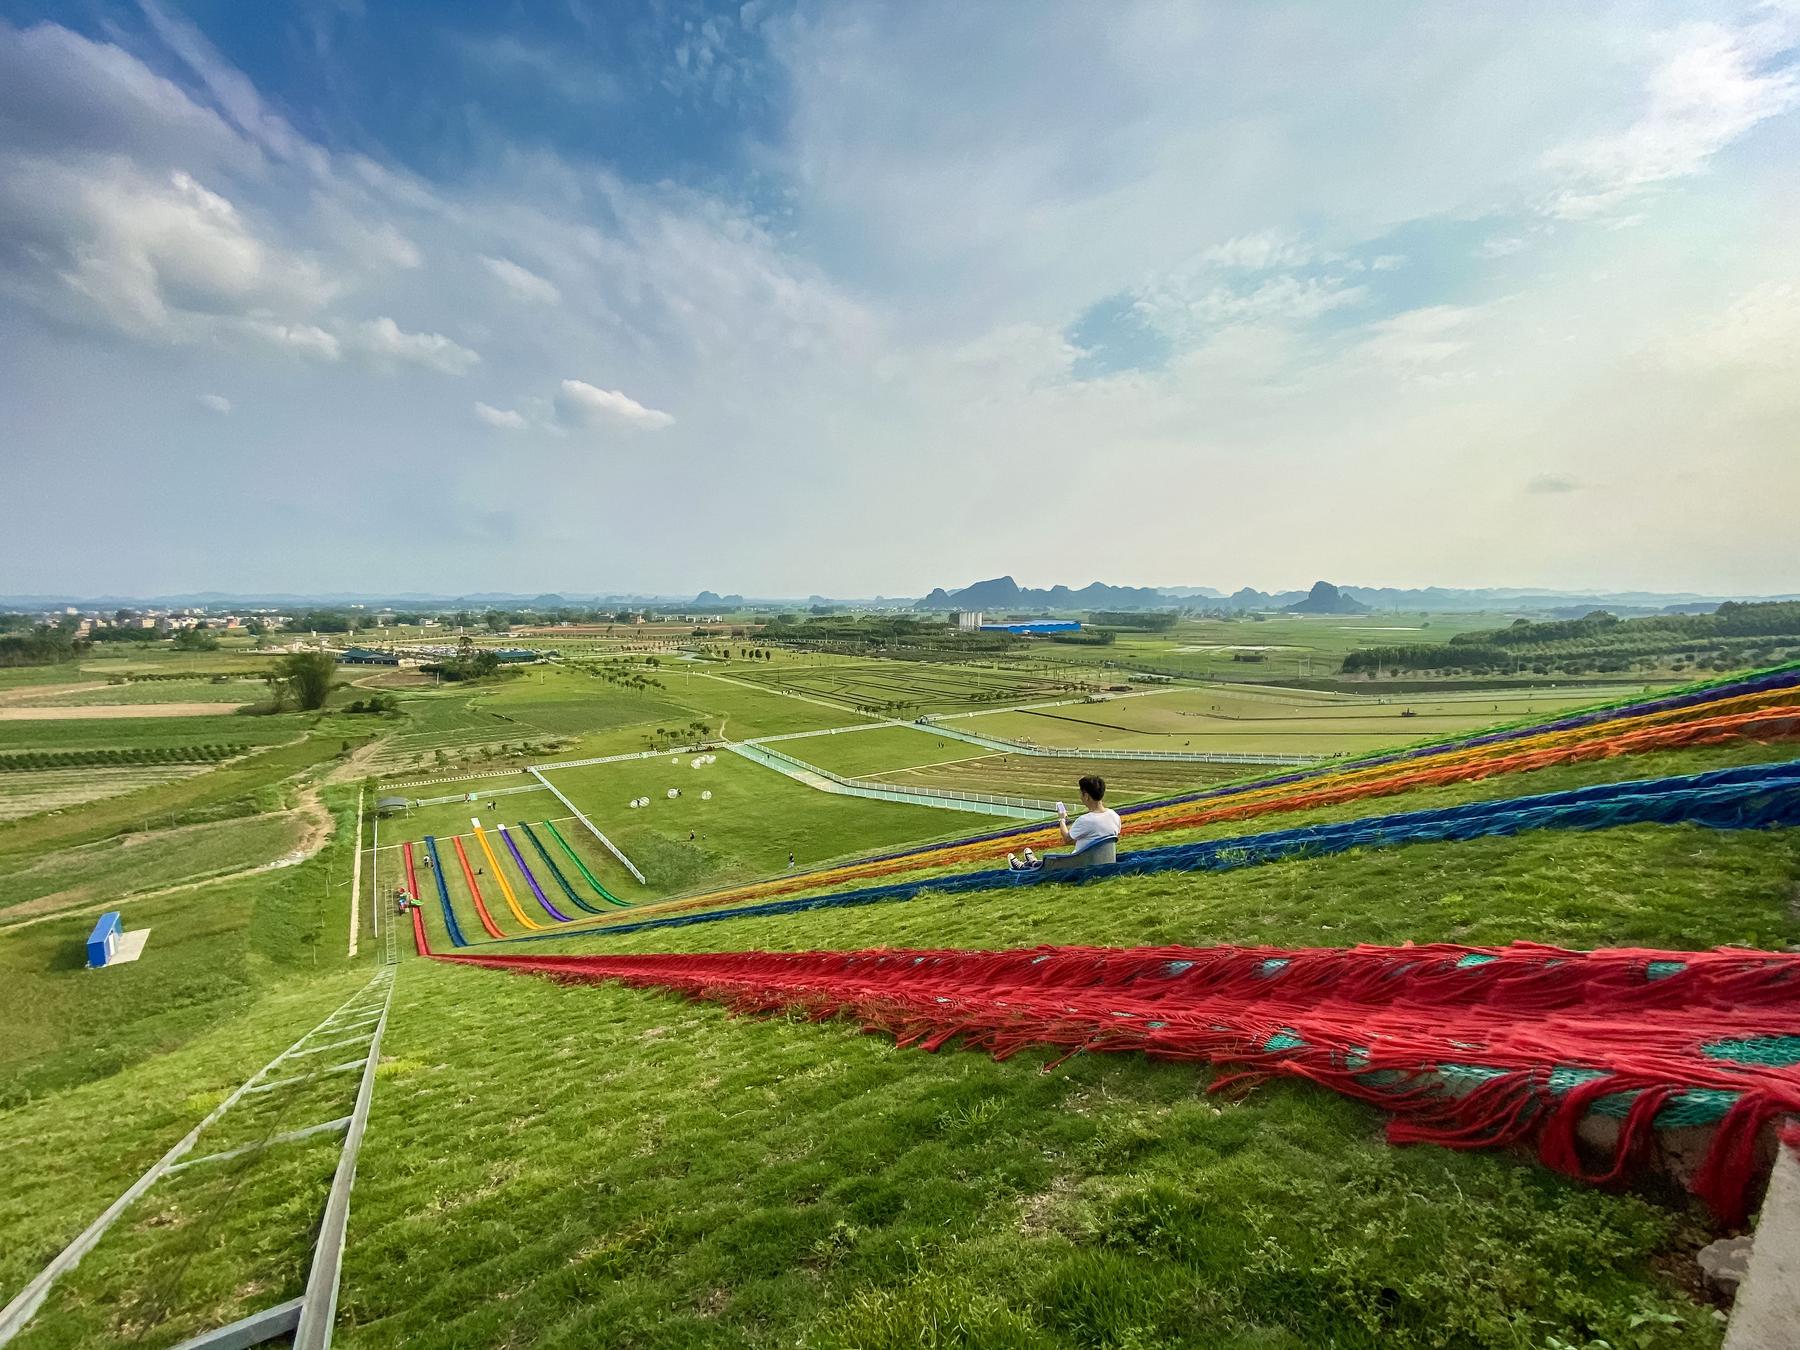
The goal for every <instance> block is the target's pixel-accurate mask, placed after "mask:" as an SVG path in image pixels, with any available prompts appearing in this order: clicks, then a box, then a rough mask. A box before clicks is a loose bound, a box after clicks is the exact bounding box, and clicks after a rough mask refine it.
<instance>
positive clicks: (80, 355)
mask: <svg viewBox="0 0 1800 1350" xmlns="http://www.w3.org/2000/svg"><path fill="white" fill-rule="evenodd" d="M1797 165H1800V10H1797V9H1795V8H1794V6H1793V5H1792V4H1791V3H1744V4H1730V3H1721V4H1708V5H1703V6H1698V7H1696V6H1686V5H1676V4H1673V3H1654V2H1651V3H1625V4H1620V5H1614V6H1608V7H1606V8H1605V9H1604V10H1603V11H1591V10H1583V9H1579V8H1577V9H1567V8H1558V7H1536V8H1529V9H1506V10H1496V11H1492V12H1487V11H1478V10H1473V9H1457V10H1449V11H1447V10H1444V9H1443V8H1442V7H1437V6H1425V5H1417V4H1413V5H1396V6H1391V7H1383V8H1382V9H1381V10H1379V11H1377V12H1364V11H1352V10H1338V9H1331V8H1324V7H1318V6H1311V5H1304V4H1291V5H1271V6H1258V7H1254V8H1241V7H1222V6H1213V5H1198V4H1196V5H1173V6H1170V5H1153V4H1137V3H1129V4H1121V5H1118V6H1109V7H1105V8H1097V7H1094V6H1092V5H1085V4H1076V3H1066V4H1046V5H1043V6H1039V7H1035V8H1034V9H1033V10H1032V11H1031V19H1030V22H1027V23H1020V22H1018V15H1017V11H1015V10H1012V9H1009V8H1004V7H1000V6H958V5H952V4H948V3H922V4H918V5H909V6H900V7H894V6H886V5H879V4H873V3H857V2H855V0H849V2H847V3H837V4H830V5H826V4H822V3H806V2H804V0H801V2H798V3H792V2H784V3H776V2H775V0H748V2H747V3H732V4H704V3H673V4H645V5H621V6H599V5H593V4H591V3H588V2H587V0H570V2H569V3H568V4H566V5H564V6H560V7H558V8H557V9H556V11H555V12H554V13H552V12H550V11H549V10H548V9H545V8H530V9H525V10H522V11H508V12H500V11H496V10H494V9H493V8H492V7H489V6H479V5H474V4H426V3H424V2H423V0H409V2H407V3H395V4H391V5H386V6H380V7H368V8H367V9H366V10H365V9H364V8H363V7H362V6H355V5H345V6H328V5H313V4H305V5H294V6H289V7H283V8H280V9H271V8H268V7H262V6H237V5H231V4H227V3H223V0H188V2H187V3H175V0H139V2H138V3H127V2H126V0H84V3H82V4H80V5H66V4H50V3H47V2H46V0H0V297H3V300H0V481H3V482H4V483H5V486H6V490H7V500H8V507H9V509H8V511H7V515H6V523H7V528H6V530H5V532H4V535H3V536H0V592H6V593H9V594H14V595H26V594H52V593H62V594H69V595H75V594H85V595H102V594H114V595H140V596H155V595H170V594H182V593H191V592H196V591H202V590H211V591H220V592H227V593H240V594H241V593H254V592H264V593H291V594H309V593H322V592H357V591H360V592H364V593H368V594H380V593H384V592H386V593H397V592H418V593H429V594H434V595H444V596H456V595H459V594H469V593H481V592H507V593H515V594H524V595H530V594H537V593H543V592H546V591H556V590H566V591H575V592H579V593H589V592H614V593H621V594H622V593H631V592H636V593H640V594H653V595H670V596H675V595H682V594H687V595H692V594H695V593H697V592H699V591H701V590H703V589H709V590H713V591H716V592H718V593H720V594H727V593H740V594H745V595H761V596H770V597H774V596H798V595H806V594H815V593H816V594H827V593H832V592H835V593H836V594H837V595H840V596H847V597H859V596H861V597H872V596H874V595H876V594H884V595H924V594H926V593H927V592H928V591H929V590H930V589H931V588H932V587H935V586H945V587H953V586H955V585H959V584H960V585H967V584H970V583H971V582H973V581H975V580H978V579H982V578H987V577H994V576H999V575H1002V574H1005V573H1010V574H1011V575H1013V576H1015V577H1016V578H1018V579H1019V581H1020V584H1021V585H1033V586H1046V587H1047V586H1050V585H1054V584H1058V583H1059V582H1060V583H1062V584H1067V585H1070V586H1080V585H1083V584H1086V582H1085V581H1084V580H1080V579H1078V578H1099V579H1102V580H1104V581H1106V582H1108V583H1109V584H1113V585H1151V586H1156V585H1161V586H1193V585H1213V586H1217V587H1219V588H1220V589H1222V590H1226V591H1227V592H1229V591H1230V590H1232V589H1235V588H1236V587H1237V586H1239V585H1243V584H1246V583H1245V582H1243V581H1241V580H1237V578H1241V577H1250V576H1258V575H1261V576H1267V577H1280V578H1285V580H1283V581H1282V582H1280V584H1276V583H1274V582H1251V583H1248V584H1251V585H1253V586H1255V587H1256V588H1257V589H1261V590H1266V591H1276V590H1287V589H1294V590H1299V589H1304V588H1305V587H1306V586H1308V585H1310V584H1311V582H1312V581H1314V580H1317V579H1319V578H1321V577H1324V578H1327V579H1331V580H1333V581H1337V582H1339V584H1347V585H1353V586H1354V585H1385V586H1395V587H1423V586H1433V585H1435V586H1444V587H1459V588H1487V587H1507V588H1518V589H1532V590H1538V589H1541V590H1559V591H1577V592H1614V591H1653V592H1665V593H1697V594H1707V595H1713V594H1717V595H1734V594H1735V595H1765V594H1782V593H1793V592H1796V591H1800V549H1796V548H1795V547H1794V544H1793V537H1794V533H1795V531H1794V528H1793V519H1792V517H1793V513H1794V508H1795V506H1796V505H1797V504H1800V453H1796V446H1795V433H1794V428H1795V427H1796V426H1797V425H1800V249H1796V248H1795V247H1794V245H1793V240H1792V233H1793V226H1792V222H1793V221H1794V220H1795V219H1800V174H1797V173H1796V172H1795V171H1794V170H1795V168H1796V166H1797ZM1784 221H1785V222H1787V223H1786V224H1783V222H1784ZM1784 540H1786V541H1787V542H1785V543H1784V542H1783V541H1784ZM546 576H549V577H559V578H563V579H564V580H563V582H562V584H560V585H555V584H553V585H550V586H546V585H544V584H542V583H541V582H540V581H538V580H535V579H536V578H543V577H546ZM821 576H825V577H829V578H830V579H831V580H830V583H829V585H826V586H821V585H820V584H819V580H818V579H819V578H820V577H821ZM374 577H378V578H381V579H382V581H381V585H380V587H379V588H378V589H376V590H370V589H369V587H368V583H369V579H370V578H374ZM582 577H592V578H596V580H594V581H580V580H574V579H579V578H582ZM1158 577H1160V578H1163V579H1164V580H1161V581H1156V580H1137V579H1139V578H1158ZM1171 577H1176V578H1189V577H1191V578H1194V580H1173V581H1172V580H1168V578H1171ZM1357 577H1363V578H1378V579H1379V580H1376V581H1358V580H1355V579H1354V578H1357ZM958 578H961V580H960V581H959V580H958ZM1346 578H1349V580H1345V579H1346Z"/></svg>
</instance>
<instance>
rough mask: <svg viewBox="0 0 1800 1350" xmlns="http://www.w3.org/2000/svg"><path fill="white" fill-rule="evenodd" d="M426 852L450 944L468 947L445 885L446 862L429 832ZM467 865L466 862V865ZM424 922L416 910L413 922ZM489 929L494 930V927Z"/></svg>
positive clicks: (458, 847) (459, 846)
mask: <svg viewBox="0 0 1800 1350" xmlns="http://www.w3.org/2000/svg"><path fill="white" fill-rule="evenodd" d="M457 851H458V852H461V851H462V845H460V844H458V845H457ZM425 852H426V853H428V854H430V855H431V875H432V876H434V877H436V878H437V888H438V903H439V904H441V905H442V906H443V907H444V927H445V929H447V930H448V931H449V934H450V945H451V946H453V947H466V946H468V945H469V940H468V939H467V938H465V937H464V936H463V931H462V925H461V924H459V923H457V921H456V911H455V910H453V909H451V908H450V888H449V887H448V886H446V885H444V862H443V859H441V858H439V857H438V851H437V840H436V839H435V838H434V837H433V836H431V835H429V834H428V835H426V836H425ZM467 865H468V864H466V863H465V864H464V866H467ZM422 922H423V921H422V920H421V919H420V918H419V916H418V912H417V911H414V913H413V924H414V926H415V928H416V927H418V926H419V925H420V924H421V923H422ZM488 931H489V932H490V933H491V932H493V930H492V929H489V930H488ZM496 936H498V934H496Z"/></svg>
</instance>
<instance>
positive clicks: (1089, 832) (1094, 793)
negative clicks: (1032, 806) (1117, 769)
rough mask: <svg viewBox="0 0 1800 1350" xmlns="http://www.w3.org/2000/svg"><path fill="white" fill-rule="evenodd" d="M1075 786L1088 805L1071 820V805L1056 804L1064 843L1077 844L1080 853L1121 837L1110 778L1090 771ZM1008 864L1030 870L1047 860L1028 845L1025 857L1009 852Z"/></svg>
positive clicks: (1018, 868)
mask: <svg viewBox="0 0 1800 1350" xmlns="http://www.w3.org/2000/svg"><path fill="white" fill-rule="evenodd" d="M1075 786H1076V789H1077V790H1078V791H1079V792H1080V793H1081V805H1082V807H1083V808H1084V809H1083V811H1082V813H1081V814H1080V815H1079V816H1077V817H1076V818H1075V819H1074V820H1070V819H1069V808H1068V807H1066V806H1064V805H1063V804H1062V803H1061V802H1058V803H1057V804H1056V828H1057V829H1058V830H1060V831H1061V832H1062V837H1063V840H1064V842H1065V843H1069V844H1073V845H1074V846H1075V852H1076V853H1080V852H1082V851H1083V850H1085V849H1086V848H1087V847H1088V846H1089V845H1091V844H1095V843H1098V842H1099V841H1100V840H1102V839H1117V838H1118V837H1119V829H1120V822H1119V813H1118V812H1117V811H1114V810H1113V809H1112V808H1111V807H1109V806H1107V805H1106V780H1105V779H1104V778H1102V777H1100V776H1099V775H1098V774H1089V775H1087V777H1085V778H1083V779H1082V780H1081V781H1080V782H1079V783H1077V784H1076V785H1075ZM1065 856H1071V855H1065ZM1006 865H1007V867H1009V868H1010V869H1012V870H1013V871H1015V872H1030V871H1034V870H1036V869H1037V868H1039V867H1042V866H1043V865H1044V860H1043V859H1042V858H1040V857H1038V856H1037V855H1036V854H1034V853H1033V852H1032V851H1031V850H1030V849H1029V848H1028V849H1026V850H1025V856H1024V857H1023V858H1018V857H1015V856H1014V855H1013V854H1011V853H1009V854H1007V855H1006Z"/></svg>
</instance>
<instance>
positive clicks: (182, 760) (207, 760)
mask: <svg viewBox="0 0 1800 1350" xmlns="http://www.w3.org/2000/svg"><path fill="white" fill-rule="evenodd" d="M248 749H249V747H248V746H244V745H136V746H131V747H128V748H127V747H121V748H114V749H105V750H25V751H20V752H16V753H11V754H0V773H26V772H29V771H31V770H34V769H89V768H102V767H107V766H115V765H134V764H215V763H217V762H218V761H219V760H222V759H230V758H231V757H232V756H233V755H241V754H243V753H244V752H245V751H246V750H248Z"/></svg>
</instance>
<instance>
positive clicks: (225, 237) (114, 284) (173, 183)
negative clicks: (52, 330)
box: [0, 157, 336, 340]
mask: <svg viewBox="0 0 1800 1350" xmlns="http://www.w3.org/2000/svg"><path fill="white" fill-rule="evenodd" d="M4 240H11V241H13V242H14V243H15V244H16V245H17V246H20V247H21V250H22V254H23V256H22V258H21V259H20V264H19V265H20V267H21V270H22V272H23V276H22V278H21V280H22V282H23V284H24V286H25V288H26V289H27V290H28V291H29V292H30V293H31V294H32V295H33V296H34V297H35V298H36V299H37V301H38V303H39V304H40V306H42V307H44V308H48V309H51V310H53V311H58V312H62V313H66V314H69V315H70V316H71V317H77V318H85V319H88V320H93V321H98V322H100V323H103V324H105V325H107V326H109V327H112V328H115V329H117V330H118V331H120V332H123V333H127V334H130V335H134V336H150V335H160V336H164V337H172V338H175V339H177V340H183V339H187V338H191V337H193V336H195V335H196V334H197V332H199V331H201V330H203V329H204V328H205V327H207V325H208V322H209V320H210V319H211V318H212V317H213V316H218V315H232V314H236V315H243V314H248V313H252V312H257V311H264V312H266V311H270V310H276V311H283V310H285V311H289V312H292V311H296V310H298V311H305V310H309V309H312V308H315V307H317V306H318V305H320V304H322V303H324V302H325V301H326V300H328V299H329V298H330V297H331V295H332V294H333V292H334V290H335V289H336V288H335V286H334V285H333V283H331V282H330V281H328V280H327V279H326V278H325V276H324V275H323V273H322V271H321V270H320V269H319V267H318V266H317V265H316V264H315V263H314V262H313V261H312V260H311V259H309V258H306V257H304V256H301V255H298V254H294V253H291V252H288V251H286V250H283V249H281V248H278V247H274V246H271V245H270V244H269V243H268V242H267V241H266V240H265V239H264V238H263V237H262V236H261V234H260V233H259V231H258V230H257V229H256V228H255V227H254V226H253V225H252V224H251V223H250V222H249V221H247V220H246V219H245V218H244V217H243V215H242V214H241V213H240V212H239V211H238V209H237V207H236V206H235V205H234V204H233V203H232V202H231V201H229V200H228V199H227V198H226V197H224V196H223V195H221V194H220V193H218V192H215V191H213V190H212V189H210V188H208V187H207V186H205V185H204V184H202V183H201V182H199V181H198V180H197V179H195V178H194V177H192V176H191V175H190V174H188V173H185V172H183V171H181V170H175V171H174V172H172V173H170V174H168V175H166V176H160V177H153V176H148V175H145V174H143V173H141V172H140V171H138V170H137V169H136V168H135V167H134V166H132V165H131V164H130V163H128V162H126V161H123V160H120V159H116V158H110V157H109V158H106V159H101V160H80V161H75V162H72V163H59V162H56V161H53V160H49V159H44V158H29V159H24V160H14V161H11V162H10V163H8V162H6V161H5V160H4V158H3V157H0V241H4Z"/></svg>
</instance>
